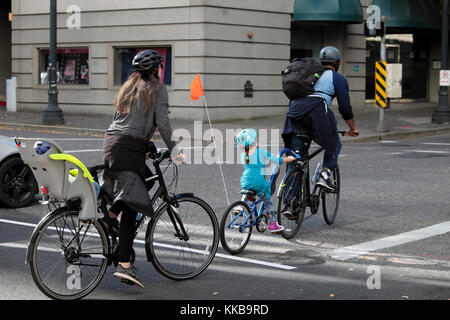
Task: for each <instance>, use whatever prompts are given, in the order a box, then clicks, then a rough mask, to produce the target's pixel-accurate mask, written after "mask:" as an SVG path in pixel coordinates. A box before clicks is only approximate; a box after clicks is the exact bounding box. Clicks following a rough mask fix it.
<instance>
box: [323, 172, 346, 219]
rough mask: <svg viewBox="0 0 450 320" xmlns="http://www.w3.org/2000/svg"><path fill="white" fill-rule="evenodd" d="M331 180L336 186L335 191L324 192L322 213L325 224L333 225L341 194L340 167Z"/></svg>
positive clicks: (333, 173) (332, 173) (332, 174)
mask: <svg viewBox="0 0 450 320" xmlns="http://www.w3.org/2000/svg"><path fill="white" fill-rule="evenodd" d="M331 180H332V181H333V184H334V189H333V190H322V195H321V198H322V211H323V218H324V219H325V222H326V223H327V224H329V225H331V224H333V223H334V221H335V220H336V216H337V213H338V208H339V198H340V193H341V175H340V172H339V167H338V166H337V165H336V168H334V170H333V171H332V172H331Z"/></svg>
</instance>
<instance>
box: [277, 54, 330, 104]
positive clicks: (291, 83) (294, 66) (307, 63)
mask: <svg viewBox="0 0 450 320" xmlns="http://www.w3.org/2000/svg"><path fill="white" fill-rule="evenodd" d="M325 70H328V69H327V68H326V67H325V66H323V65H322V64H320V63H319V62H317V61H316V60H314V59H312V58H295V59H294V60H292V61H291V63H290V64H289V65H288V66H287V67H286V69H284V70H283V71H281V76H282V78H281V81H282V82H281V83H282V89H283V92H284V94H285V95H286V96H287V97H288V98H289V100H295V99H299V98H303V97H306V96H308V95H310V94H312V93H314V84H315V83H316V81H317V80H318V79H319V78H320V76H321V75H322V73H323V72H324V71H325Z"/></svg>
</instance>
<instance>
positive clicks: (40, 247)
mask: <svg viewBox="0 0 450 320" xmlns="http://www.w3.org/2000/svg"><path fill="white" fill-rule="evenodd" d="M28 250H29V252H28V254H29V255H30V260H29V265H30V271H31V275H32V276H33V280H34V282H35V283H36V285H37V286H38V288H39V289H40V290H41V291H42V292H43V293H44V294H45V295H47V296H48V297H50V298H52V299H58V300H73V299H80V298H82V297H84V296H86V295H88V294H89V293H90V292H91V291H92V290H94V289H95V287H96V286H97V285H98V284H99V283H100V281H101V279H102V278H103V275H104V274H105V271H106V267H107V258H106V257H107V251H108V240H107V238H106V235H105V233H104V231H103V228H102V227H101V226H100V224H99V223H98V222H97V221H86V222H80V220H79V219H78V211H76V210H75V211H73V210H69V209H68V208H60V209H57V210H55V211H53V212H51V213H50V214H49V215H48V216H47V218H45V220H43V221H42V222H41V223H40V224H39V225H38V227H36V229H35V231H34V232H33V235H32V237H31V240H30V244H29V247H28Z"/></svg>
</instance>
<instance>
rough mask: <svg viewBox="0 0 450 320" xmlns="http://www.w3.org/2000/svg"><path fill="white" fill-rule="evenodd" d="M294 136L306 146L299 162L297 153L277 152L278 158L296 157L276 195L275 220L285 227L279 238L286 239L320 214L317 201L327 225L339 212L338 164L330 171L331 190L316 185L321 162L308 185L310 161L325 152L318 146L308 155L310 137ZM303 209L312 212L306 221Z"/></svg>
mask: <svg viewBox="0 0 450 320" xmlns="http://www.w3.org/2000/svg"><path fill="white" fill-rule="evenodd" d="M339 134H341V135H343V136H345V131H339ZM297 137H299V138H300V139H301V141H302V143H303V144H304V145H305V150H308V152H307V153H306V154H305V155H303V156H302V158H301V159H300V157H299V155H298V154H296V153H295V152H293V151H292V150H290V149H283V150H281V152H280V156H281V155H283V154H284V153H286V154H287V155H292V156H294V157H296V158H297V160H296V161H295V162H292V164H290V169H289V170H288V172H287V173H286V175H285V176H284V178H283V180H282V181H281V184H280V188H279V190H278V194H277V197H278V208H277V219H278V223H279V224H281V225H282V226H283V227H284V230H283V231H282V232H281V235H282V236H283V237H284V238H285V239H291V238H293V237H294V236H295V235H296V234H297V233H298V231H299V230H300V227H301V225H302V223H303V221H304V220H306V219H308V218H310V217H311V216H312V215H315V214H316V213H317V212H318V211H319V206H320V202H322V213H323V217H324V219H325V222H326V223H327V224H329V225H331V224H333V223H334V221H335V219H336V216H337V213H338V208H339V198H340V192H341V176H340V172H339V166H338V165H336V167H335V168H334V169H333V170H332V177H331V180H332V182H333V189H332V190H329V189H326V188H323V187H320V186H318V185H316V184H315V182H316V181H315V180H316V178H317V174H318V173H319V171H320V169H321V167H320V165H321V163H319V165H318V166H317V169H316V171H315V174H314V177H313V181H312V182H311V179H310V166H309V165H310V160H311V159H313V158H314V157H316V156H317V155H318V154H320V153H321V152H322V151H323V150H324V149H323V148H321V147H320V148H318V149H316V150H314V151H313V152H312V153H311V154H310V153H309V148H310V146H311V141H312V138H311V137H310V136H307V135H298V136H297ZM311 185H312V188H311ZM306 207H309V208H310V210H311V215H310V216H308V217H307V218H305V212H306Z"/></svg>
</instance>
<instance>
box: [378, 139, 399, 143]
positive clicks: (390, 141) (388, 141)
mask: <svg viewBox="0 0 450 320" xmlns="http://www.w3.org/2000/svg"><path fill="white" fill-rule="evenodd" d="M397 142H398V141H394V140H383V141H380V143H397Z"/></svg>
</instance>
